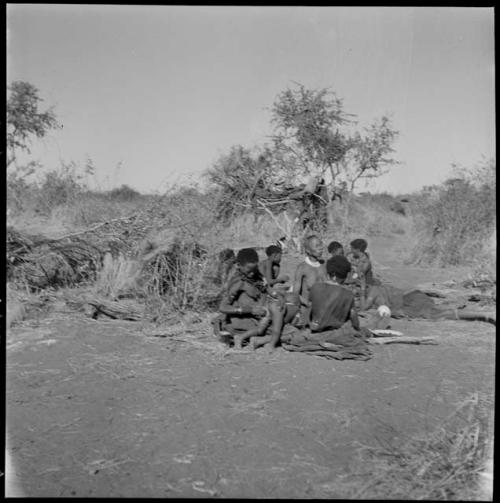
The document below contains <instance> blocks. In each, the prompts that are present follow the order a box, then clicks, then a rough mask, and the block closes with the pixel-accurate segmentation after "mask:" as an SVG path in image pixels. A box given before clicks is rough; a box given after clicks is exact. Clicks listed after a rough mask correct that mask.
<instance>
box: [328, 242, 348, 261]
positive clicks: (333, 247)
mask: <svg viewBox="0 0 500 503" xmlns="http://www.w3.org/2000/svg"><path fill="white" fill-rule="evenodd" d="M327 250H328V253H329V254H330V256H331V257H335V255H344V247H343V246H342V244H341V243H339V242H338V241H332V242H331V243H330V244H329V245H328V248H327Z"/></svg>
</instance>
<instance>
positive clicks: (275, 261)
mask: <svg viewBox="0 0 500 503" xmlns="http://www.w3.org/2000/svg"><path fill="white" fill-rule="evenodd" d="M266 255H267V259H265V260H263V261H262V262H260V263H259V271H260V273H261V274H262V276H263V277H264V279H265V280H266V284H267V287H268V290H269V292H271V291H272V290H274V286H275V285H280V286H281V285H283V284H285V283H286V282H287V281H289V280H290V278H289V276H288V275H286V274H284V275H282V276H280V264H281V248H280V247H278V246H277V245H271V246H268V247H267V248H266ZM283 286H286V285H283Z"/></svg>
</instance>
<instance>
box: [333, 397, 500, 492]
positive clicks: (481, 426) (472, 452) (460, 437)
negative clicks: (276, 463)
mask: <svg viewBox="0 0 500 503" xmlns="http://www.w3.org/2000/svg"><path fill="white" fill-rule="evenodd" d="M491 410H492V407H491V404H490V405H489V406H488V404H487V403H486V401H485V399H483V398H482V397H481V396H480V395H479V394H477V393H475V394H473V395H472V396H470V397H469V398H468V399H466V400H464V401H463V402H462V403H461V404H460V405H459V406H458V407H457V408H456V410H455V412H454V413H453V414H451V415H450V416H449V417H448V418H447V419H446V420H445V421H444V422H443V424H442V425H441V426H440V427H439V428H437V429H436V430H435V431H434V432H433V433H432V434H430V435H427V436H419V437H414V438H411V439H410V440H409V441H407V442H406V443H405V444H404V445H402V446H401V447H393V448H391V449H390V450H388V449H387V448H385V447H383V448H382V447H365V448H364V449H363V450H362V451H361V452H360V456H359V460H358V466H357V471H358V472H362V473H364V474H363V475H362V477H364V479H360V477H361V475H352V476H351V480H349V481H345V482H344V483H343V485H342V486H337V487H336V489H337V491H341V492H342V493H344V494H343V495H344V496H345V497H347V498H349V499H360V498H361V499H414V500H455V501H456V500H480V499H481V492H480V491H481V480H480V476H479V474H480V473H481V472H482V471H483V470H484V468H485V466H486V464H487V462H488V461H489V456H490V455H491V452H490V444H491V439H492V430H493V422H492V413H491ZM363 482H364V483H363Z"/></svg>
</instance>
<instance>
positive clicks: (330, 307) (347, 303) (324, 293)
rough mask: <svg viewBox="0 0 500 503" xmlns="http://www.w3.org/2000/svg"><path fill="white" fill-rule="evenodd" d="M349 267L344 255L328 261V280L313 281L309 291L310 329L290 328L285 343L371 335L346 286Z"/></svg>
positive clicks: (315, 341)
mask: <svg viewBox="0 0 500 503" xmlns="http://www.w3.org/2000/svg"><path fill="white" fill-rule="evenodd" d="M350 270H351V265H350V264H349V261H348V260H347V259H346V258H345V257H344V256H342V255H336V256H334V257H331V258H330V259H329V260H328V261H327V263H326V273H327V275H328V279H326V280H323V281H319V282H316V283H314V284H313V285H312V286H311V288H310V291H309V299H310V302H311V309H310V316H309V319H308V320H307V325H308V326H309V327H310V329H305V330H298V329H297V330H291V331H287V334H284V335H283V336H282V337H281V340H282V341H283V342H286V343H288V344H292V345H305V346H310V345H311V344H313V345H314V344H316V343H318V342H319V341H321V342H330V341H331V340H333V339H335V340H336V341H338V338H339V337H344V338H345V337H346V336H347V337H348V338H351V339H352V337H353V336H355V335H361V334H364V335H366V336H368V335H369V334H368V333H367V332H366V331H365V330H363V329H361V328H360V325H359V319H358V315H357V313H356V309H355V306H354V295H353V293H352V292H351V291H350V290H349V289H348V288H346V287H345V286H343V283H344V281H345V279H346V277H347V274H348V273H349V271H350ZM289 332H291V333H289ZM265 339H266V338H262V340H261V341H259V342H258V341H252V344H254V345H260V344H261V343H263V342H264V340H265ZM351 342H352V340H351Z"/></svg>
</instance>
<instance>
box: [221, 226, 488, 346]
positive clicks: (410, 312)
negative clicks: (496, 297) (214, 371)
mask: <svg viewBox="0 0 500 503" xmlns="http://www.w3.org/2000/svg"><path fill="white" fill-rule="evenodd" d="M367 247H368V243H367V241H366V240H365V239H355V240H354V241H352V242H351V243H350V247H349V250H348V251H347V253H346V252H345V251H344V247H343V245H342V244H341V243H339V242H337V241H332V242H331V243H330V244H329V245H328V247H327V251H328V254H329V257H328V258H327V259H326V260H323V253H324V244H323V242H322V240H321V239H320V237H319V236H317V235H311V236H309V237H307V238H306V239H305V242H304V250H305V257H304V260H303V262H301V263H300V264H299V265H298V266H297V269H296V272H295V275H294V278H293V281H291V278H290V277H289V276H288V275H284V274H280V272H281V271H280V265H281V258H282V253H283V240H280V241H278V242H277V244H273V245H270V246H268V247H267V248H266V255H267V258H266V259H265V260H263V261H259V255H258V253H257V250H256V249H255V248H243V249H241V250H239V252H238V254H237V255H234V252H232V254H233V260H229V261H226V264H229V266H228V267H227V268H226V270H225V273H224V276H225V280H224V282H223V283H224V284H223V291H222V300H221V302H220V306H219V311H220V313H219V314H218V315H217V317H216V318H215V319H214V320H213V322H212V323H213V325H214V333H215V335H216V336H217V337H218V338H219V339H220V340H223V341H225V342H227V343H228V344H230V345H231V344H234V347H235V348H236V349H241V348H242V347H243V346H244V345H247V346H249V347H250V348H252V349H256V348H258V347H260V346H264V345H265V346H266V347H267V348H268V349H269V350H270V351H273V350H274V349H275V348H276V347H277V346H278V345H279V344H280V342H283V334H284V333H285V332H287V330H286V328H287V327H289V328H290V327H293V329H299V330H308V331H309V332H310V333H312V334H314V333H322V332H329V333H332V332H333V333H335V331H342V330H345V329H346V327H347V328H348V330H349V331H350V332H354V333H360V334H366V333H367V330H369V329H370V330H371V329H387V328H390V318H391V317H393V318H402V317H406V318H424V319H433V320H438V319H464V320H481V321H486V322H490V323H494V324H496V316H495V314H494V313H484V312H479V311H468V310H465V309H461V310H460V309H455V308H450V307H444V306H441V305H437V304H435V302H434V300H433V299H432V298H431V297H430V296H428V295H427V294H426V293H424V292H423V291H421V290H418V289H413V290H410V291H406V292H405V291H403V290H400V289H398V288H395V287H393V286H391V285H384V284H382V282H381V281H380V280H379V279H377V278H376V277H375V276H374V274H373V268H372V263H371V260H370V255H369V253H368V252H367ZM227 258H228V257H227V256H226V259H227ZM360 317H362V319H363V320H364V323H363V325H364V326H363V327H361V325H360Z"/></svg>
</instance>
